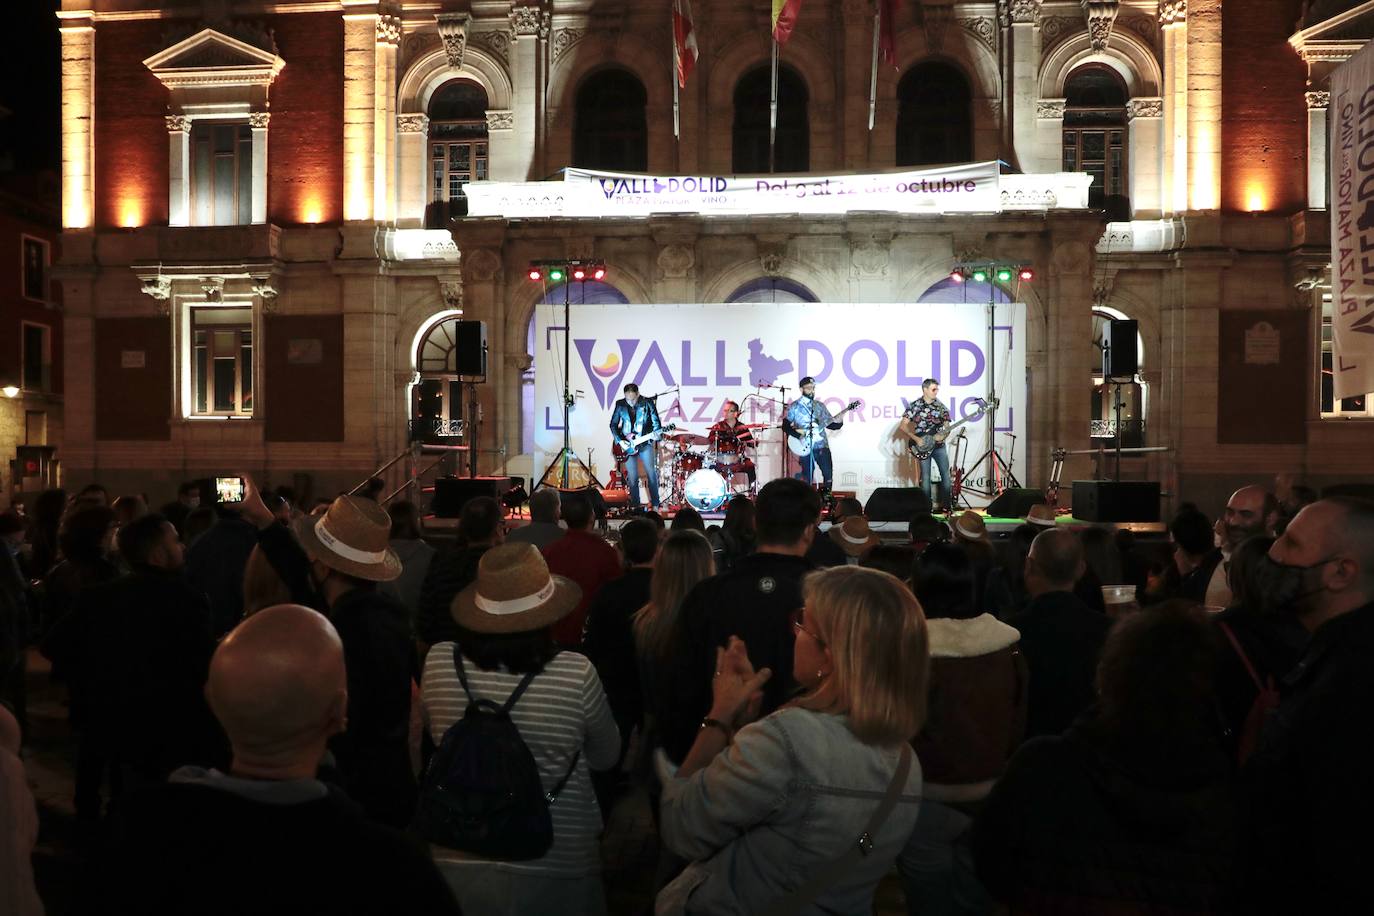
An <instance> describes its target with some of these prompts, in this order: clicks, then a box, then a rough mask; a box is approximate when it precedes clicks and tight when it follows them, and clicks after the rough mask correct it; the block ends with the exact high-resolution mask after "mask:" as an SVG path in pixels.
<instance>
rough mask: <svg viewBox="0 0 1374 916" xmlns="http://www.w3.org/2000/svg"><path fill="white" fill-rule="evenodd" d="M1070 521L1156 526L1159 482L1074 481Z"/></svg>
mask: <svg viewBox="0 0 1374 916" xmlns="http://www.w3.org/2000/svg"><path fill="white" fill-rule="evenodd" d="M1073 517H1074V518H1076V519H1078V520H1079V521H1084V522H1157V521H1159V481H1157V480H1075V481H1074V482H1073Z"/></svg>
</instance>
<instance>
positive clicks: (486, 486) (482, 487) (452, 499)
mask: <svg viewBox="0 0 1374 916" xmlns="http://www.w3.org/2000/svg"><path fill="white" fill-rule="evenodd" d="M510 481H511V479H510V478H509V477H440V478H439V479H438V480H436V481H434V498H433V499H431V500H430V503H429V511H431V512H433V513H434V514H435V515H436V516H438V517H439V518H457V517H458V515H459V513H461V512H462V511H463V506H465V505H467V501H468V500H470V499H473V498H475V497H478V496H490V497H491V498H492V499H495V500H498V501H499V500H500V499H501V495H502V494H503V493H505V492H506V491H507V490H508V489H510Z"/></svg>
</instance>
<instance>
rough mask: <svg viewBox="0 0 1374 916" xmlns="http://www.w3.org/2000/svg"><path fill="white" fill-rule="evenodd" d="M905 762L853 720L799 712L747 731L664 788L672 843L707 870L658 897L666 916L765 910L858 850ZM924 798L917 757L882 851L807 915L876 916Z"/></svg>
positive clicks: (881, 835)
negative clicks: (877, 894)
mask: <svg viewBox="0 0 1374 916" xmlns="http://www.w3.org/2000/svg"><path fill="white" fill-rule="evenodd" d="M899 754H900V749H899V748H898V747H890V748H884V747H873V746H870V745H866V744H864V743H862V742H861V741H859V739H858V738H856V737H854V734H853V733H852V732H851V731H850V730H849V727H848V724H847V721H846V719H845V717H843V716H835V715H827V714H824V713H816V712H811V711H810V710H806V709H799V708H797V707H788V708H784V709H780V710H778V711H777V712H775V713H773V714H772V715H770V716H768V717H767V718H765V719H762V720H760V721H759V722H756V723H754V724H753V725H749V726H746V727H745V728H743V729H740V731H739V733H738V734H737V735H736V736H735V740H734V743H733V744H732V745H731V746H730V747H729V748H728V749H727V750H726V751H725V752H724V753H722V754H721V755H720V756H718V757H717V758H716V759H715V760H713V761H712V762H711V764H710V766H708V767H706V768H705V769H703V770H700V771H698V772H696V773H694V774H692V776H690V777H689V778H687V779H673V780H670V781H669V783H668V784H667V785H666V786H664V790H663V801H662V807H661V810H660V825H661V828H662V833H663V839H664V842H665V843H666V844H667V845H668V847H669V848H670V849H672V850H673V851H674V852H676V853H678V854H679V855H681V856H684V857H686V858H688V859H693V860H696V861H694V863H693V864H692V865H690V866H688V868H687V870H686V871H684V872H683V873H682V875H680V876H679V877H678V878H677V879H676V880H675V881H673V883H672V884H670V885H668V887H666V888H664V890H663V892H662V893H660V894H659V896H658V902H657V908H656V912H657V913H658V914H660V916H663V914H678V913H684V914H698V913H700V914H706V913H709V914H712V916H717V914H739V916H745V914H757V913H762V912H764V911H766V910H767V909H768V907H769V906H771V905H772V904H773V903H775V902H776V901H778V900H779V899H781V898H782V897H784V896H786V895H787V894H788V893H790V892H791V891H793V890H795V889H797V888H798V887H800V886H801V885H802V884H804V883H805V882H806V881H807V880H809V879H810V878H811V877H812V875H814V874H815V873H816V871H817V870H818V869H821V868H824V867H825V866H826V865H828V864H829V863H831V862H832V861H834V860H835V859H838V858H839V857H840V856H842V855H843V854H844V853H845V852H846V851H847V850H848V849H849V846H850V844H852V843H855V842H857V841H858V838H859V835H860V834H861V833H863V830H864V828H865V827H866V826H867V825H868V821H869V818H871V817H872V816H873V812H874V811H875V810H876V809H877V807H878V805H879V804H880V803H881V802H882V798H883V794H884V793H885V792H886V791H887V787H888V784H889V783H890V782H891V781H892V776H893V774H894V773H895V772H896V769H897V761H898V757H899ZM920 793H921V767H920V764H919V762H918V761H916V760H915V759H913V760H912V766H911V773H910V775H909V776H908V777H907V784H906V788H905V789H904V791H903V793H902V795H901V797H900V800H899V803H898V804H897V805H896V807H894V808H893V809H892V813H891V814H890V815H889V817H888V818H887V820H886V821H885V822H884V824H883V826H882V827H881V828H880V829H879V831H878V834H877V836H875V837H874V838H873V840H874V848H873V851H872V852H871V853H869V854H868V855H867V856H865V857H864V858H863V859H861V860H860V862H859V864H858V865H857V866H856V867H855V868H853V869H852V870H851V871H849V872H848V873H847V874H845V875H843V876H842V877H840V878H839V879H838V880H837V881H835V883H833V884H832V885H831V886H830V887H829V888H827V889H826V890H824V891H822V893H821V894H820V896H819V897H818V898H817V899H816V900H815V901H813V902H812V903H811V905H810V906H808V907H806V908H805V909H803V910H801V911H800V913H802V914H821V913H869V912H872V910H873V891H874V889H875V888H876V887H877V885H878V882H879V881H880V880H881V879H882V877H883V875H885V874H887V871H888V869H890V868H891V867H892V863H893V862H894V861H895V860H896V858H897V855H898V854H899V853H900V852H901V851H902V848H903V846H905V845H906V842H907V840H908V838H909V837H910V835H911V832H912V829H913V828H914V827H915V825H916V813H917V809H918V807H919V803H920Z"/></svg>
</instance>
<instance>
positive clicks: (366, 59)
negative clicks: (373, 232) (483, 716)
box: [343, 5, 379, 221]
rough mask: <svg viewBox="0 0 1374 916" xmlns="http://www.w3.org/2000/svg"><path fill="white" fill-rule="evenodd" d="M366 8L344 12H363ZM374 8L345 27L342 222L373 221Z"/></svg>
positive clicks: (348, 18)
mask: <svg viewBox="0 0 1374 916" xmlns="http://www.w3.org/2000/svg"><path fill="white" fill-rule="evenodd" d="M368 8H369V7H367V6H362V7H357V6H350V7H345V9H350V10H363V9H368ZM378 20H379V17H378V15H377V12H376V7H375V5H374V6H371V11H370V12H349V13H345V14H344V17H343V23H344V74H343V79H344V85H343V102H344V133H343V156H344V161H343V178H344V219H345V220H350V221H352V220H370V219H372V218H373V213H374V201H375V196H376V187H375V182H376V169H377V139H376V135H377V29H378Z"/></svg>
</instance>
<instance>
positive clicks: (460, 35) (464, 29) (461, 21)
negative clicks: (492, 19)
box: [434, 13, 472, 70]
mask: <svg viewBox="0 0 1374 916" xmlns="http://www.w3.org/2000/svg"><path fill="white" fill-rule="evenodd" d="M434 18H435V20H436V21H437V22H438V24H439V38H440V40H441V41H443V43H444V56H445V57H446V58H447V59H448V65H449V67H450V68H451V69H454V70H461V69H463V57H464V56H465V55H466V53H467V48H468V29H470V28H472V15H471V14H470V13H439V14H437V15H436V16H435V17H434Z"/></svg>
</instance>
